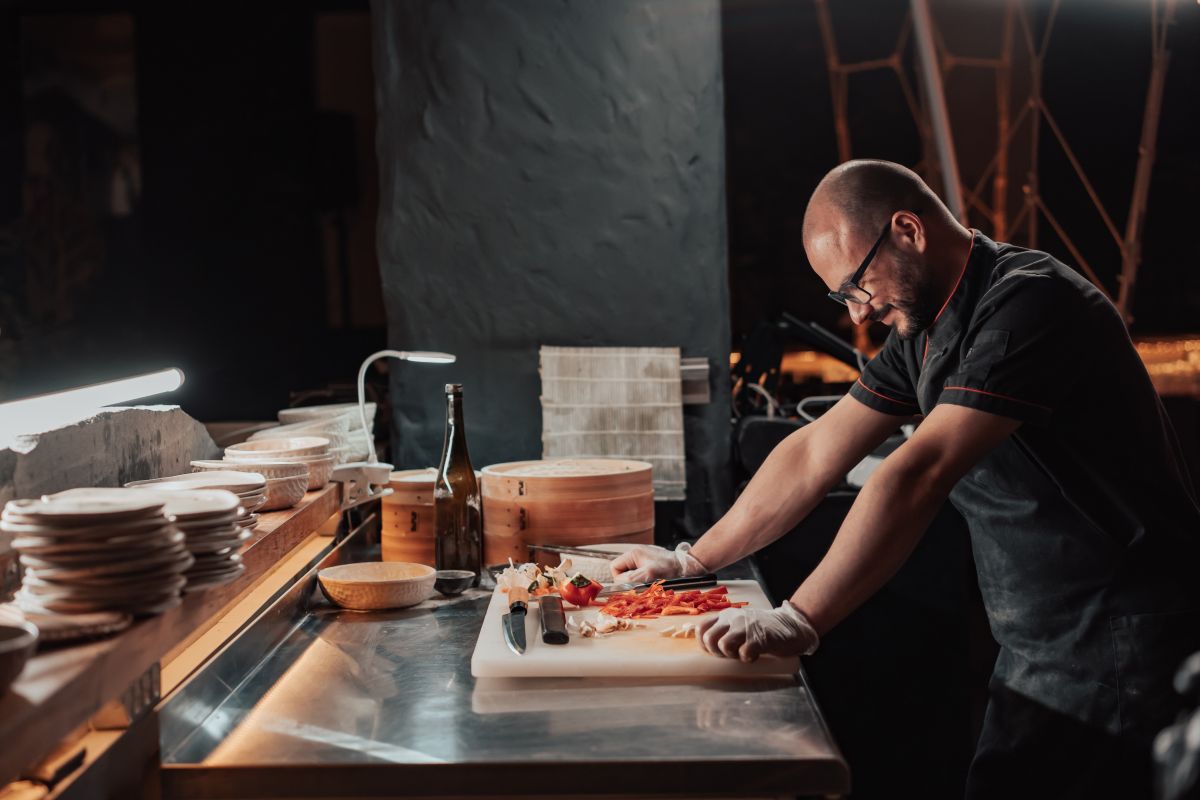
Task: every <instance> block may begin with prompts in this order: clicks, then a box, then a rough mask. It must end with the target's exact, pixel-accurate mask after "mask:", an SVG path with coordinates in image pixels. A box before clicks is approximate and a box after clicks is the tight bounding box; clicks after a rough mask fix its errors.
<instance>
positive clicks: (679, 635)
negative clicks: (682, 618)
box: [658, 622, 700, 639]
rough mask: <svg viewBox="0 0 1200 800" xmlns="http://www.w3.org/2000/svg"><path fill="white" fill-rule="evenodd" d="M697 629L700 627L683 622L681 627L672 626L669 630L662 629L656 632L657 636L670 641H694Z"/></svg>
mask: <svg viewBox="0 0 1200 800" xmlns="http://www.w3.org/2000/svg"><path fill="white" fill-rule="evenodd" d="M699 629H700V626H699V625H697V624H696V623H694V622H685V623H683V624H682V625H672V626H671V627H669V628H663V629H662V630H661V631H659V632H658V635H659V636H666V637H668V638H671V639H695V638H696V633H697V632H698V631H699Z"/></svg>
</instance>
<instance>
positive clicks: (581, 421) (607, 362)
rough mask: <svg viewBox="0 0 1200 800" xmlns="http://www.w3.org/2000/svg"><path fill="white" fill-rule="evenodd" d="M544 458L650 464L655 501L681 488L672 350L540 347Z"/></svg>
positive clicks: (675, 495)
mask: <svg viewBox="0 0 1200 800" xmlns="http://www.w3.org/2000/svg"><path fill="white" fill-rule="evenodd" d="M539 360H540V365H539V372H540V374H541V377H542V398H541V399H542V457H543V458H626V459H633V460H637V461H648V462H650V463H651V464H652V465H653V466H654V499H655V500H683V499H684V497H685V495H686V492H687V479H686V474H685V471H684V449H683V403H682V384H681V379H680V357H679V348H677V347H542V348H541V351H540V353H539Z"/></svg>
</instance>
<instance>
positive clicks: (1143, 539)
mask: <svg viewBox="0 0 1200 800" xmlns="http://www.w3.org/2000/svg"><path fill="white" fill-rule="evenodd" d="M851 393H852V394H853V396H854V397H855V398H857V399H858V400H860V401H861V402H863V403H865V404H867V405H868V406H871V407H872V408H875V409H876V410H879V411H883V412H884V413H889V414H906V415H907V414H914V413H923V414H928V413H930V412H931V411H932V410H933V408H934V407H935V406H936V405H937V404H938V403H953V404H957V405H965V406H969V407H972V408H977V409H979V410H982V411H987V412H989V413H993V414H1000V415H1003V416H1008V417H1012V418H1014V419H1018V420H1021V421H1022V422H1023V424H1022V425H1021V427H1020V428H1018V429H1017V431H1016V432H1015V433H1014V434H1013V435H1012V436H1011V437H1010V438H1009V439H1008V440H1007V441H1005V442H1004V443H1002V444H1001V445H1000V446H998V447H997V448H996V449H995V450H994V451H992V452H991V453H989V454H988V455H987V456H985V457H984V458H983V459H982V460H981V461H980V462H979V463H978V464H977V465H976V466H975V467H974V468H973V469H972V470H971V471H970V472H969V473H968V474H967V475H965V476H964V477H963V478H962V479H961V480H960V481H959V483H958V484H957V485H956V486H955V488H954V490H953V491H952V492H951V495H950V500H951V502H952V503H953V504H954V505H955V506H956V507H957V508H958V510H959V511H960V512H961V513H962V515H963V517H964V518H965V519H966V521H967V524H968V526H969V528H970V531H971V546H972V551H973V553H974V556H975V563H976V568H977V570H978V573H979V586H980V589H981V592H982V595H983V600H984V605H985V608H986V610H987V614H988V618H989V621H990V624H991V629H992V634H993V636H994V637H995V638H996V641H997V642H998V643H999V644H1000V648H1001V650H1000V655H999V658H998V659H997V662H996V666H995V670H994V673H993V681H994V682H996V683H999V684H1001V685H1003V686H1005V687H1008V688H1009V689H1011V690H1012V691H1014V692H1017V693H1019V694H1021V695H1024V696H1026V697H1028V698H1030V699H1032V700H1034V701H1036V702H1038V703H1041V704H1043V705H1044V706H1046V707H1047V708H1049V709H1051V710H1053V711H1056V712H1059V713H1062V714H1065V715H1067V716H1069V717H1071V718H1074V719H1077V720H1080V721H1082V722H1085V723H1088V724H1090V725H1093V726H1096V727H1099V728H1102V729H1103V730H1105V731H1107V732H1108V733H1111V734H1115V735H1121V736H1131V737H1134V738H1136V739H1138V740H1141V741H1146V742H1148V741H1149V739H1150V738H1151V737H1152V736H1153V735H1154V734H1155V733H1156V732H1157V731H1158V730H1160V729H1161V728H1162V727H1163V726H1165V725H1166V724H1169V723H1170V722H1171V721H1172V718H1173V714H1174V711H1175V709H1176V708H1177V707H1178V699H1177V698H1176V697H1175V696H1174V693H1173V691H1172V688H1171V676H1172V674H1173V672H1174V670H1175V669H1176V668H1177V667H1178V665H1179V664H1180V662H1181V661H1182V660H1183V658H1185V657H1186V656H1187V655H1189V654H1190V653H1192V652H1195V651H1197V650H1200V591H1198V586H1200V577H1197V575H1196V573H1197V571H1198V570H1200V507H1198V506H1197V502H1196V498H1195V496H1194V494H1193V491H1192V488H1191V482H1190V478H1189V476H1188V475H1187V472H1186V469H1185V468H1184V466H1183V460H1182V457H1181V455H1180V452H1179V448H1178V443H1177V441H1176V439H1175V436H1174V432H1173V431H1172V429H1171V425H1170V422H1169V421H1168V420H1167V417H1166V413H1165V411H1164V410H1163V407H1162V404H1161V402H1160V401H1159V399H1158V395H1157V393H1156V392H1155V391H1154V388H1153V386H1152V384H1151V383H1150V379H1149V376H1148V375H1147V374H1146V370H1145V367H1144V366H1143V365H1142V362H1141V360H1140V358H1139V357H1138V355H1137V352H1136V350H1135V349H1134V347H1133V344H1132V342H1131V341H1130V339H1129V336H1128V333H1127V331H1126V329H1125V326H1124V324H1123V322H1122V321H1121V318H1120V316H1119V314H1118V313H1117V311H1116V309H1115V308H1114V307H1113V306H1112V304H1111V303H1110V302H1109V301H1108V300H1107V298H1105V297H1104V296H1103V295H1102V294H1101V293H1100V292H1099V291H1098V290H1097V289H1096V288H1095V287H1094V286H1092V285H1091V284H1090V283H1088V282H1087V281H1086V280H1084V279H1083V278H1081V277H1080V276H1079V275H1078V274H1076V273H1075V272H1073V271H1072V270H1070V269H1069V268H1067V267H1066V266H1065V265H1063V264H1061V263H1060V262H1058V261H1056V260H1055V259H1053V258H1052V257H1050V256H1048V255H1047V254H1045V253H1040V252H1037V251H1030V250H1024V249H1021V248H1016V247H1013V246H1011V245H1006V244H1000V245H997V244H996V243H995V242H992V241H991V240H989V239H987V237H985V236H983V235H982V234H980V233H978V232H975V234H974V240H973V243H972V248H971V254H970V256H969V258H968V260H967V263H966V265H964V268H963V271H962V276H961V277H960V279H959V282H958V284H957V285H956V287H955V289H954V292H953V293H952V295H951V297H950V298H949V300H948V301H947V303H946V306H945V307H944V308H943V309H942V311H941V313H939V315H938V317H937V319H936V320H935V322H934V324H933V326H932V327H931V328H930V329H929V330H928V331H927V332H926V333H924V334H921V335H920V336H917V337H915V338H914V339H912V340H909V341H902V340H900V339H899V338H898V337H897V336H896V335H895V334H894V333H893V334H892V335H891V336H890V337H889V338H888V341H887V343H886V344H885V346H884V348H883V350H882V351H881V352H880V354H879V355H877V356H876V357H875V359H873V360H872V361H871V363H870V364H869V365H868V366H867V369H866V370H865V371H864V372H863V376H862V379H861V380H860V382H859V383H858V384H857V385H856V386H855V387H854V388H853V389H852V392H851Z"/></svg>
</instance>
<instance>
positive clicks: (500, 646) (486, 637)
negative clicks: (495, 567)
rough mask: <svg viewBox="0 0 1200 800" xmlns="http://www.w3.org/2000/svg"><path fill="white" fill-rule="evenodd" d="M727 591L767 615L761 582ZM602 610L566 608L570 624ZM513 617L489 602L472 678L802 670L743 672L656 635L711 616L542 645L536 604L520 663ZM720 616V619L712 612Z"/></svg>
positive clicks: (764, 665)
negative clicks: (506, 625) (508, 627)
mask: <svg viewBox="0 0 1200 800" xmlns="http://www.w3.org/2000/svg"><path fill="white" fill-rule="evenodd" d="M721 585H723V586H727V587H729V600H730V602H733V603H740V602H749V603H750V607H752V608H770V607H771V604H770V603H769V602H767V596H766V595H765V594H763V590H762V588H761V587H760V586H759V585H758V583H757V582H756V581H721ZM598 609H599V606H592V607H591V608H590V609H571V608H570V607H567V619H568V620H570V619H571V618H572V617H575V618H578V617H589V618H592V617H594V616H595V614H596V611H597V610H598ZM507 611H508V596H507V595H505V594H504V593H502V592H500V591H496V592H494V593H493V594H492V602H491V604H490V605H489V606H488V610H487V614H485V615H484V618H483V627H482V628H480V630H479V640H478V641H477V642H476V643H475V653H474V655H472V656H471V674H472V675H474V676H475V677H476V678H581V677H588V678H594V677H629V678H645V677H671V676H688V677H692V676H698V675H725V676H728V675H780V674H787V675H790V674H792V673H794V672H795V671H796V670H797V669H799V667H800V660H799V659H798V658H796V657H795V656H793V657H790V658H776V657H773V656H763V657H762V658H759V659H758V660H757V661H755V662H753V663H750V664H744V663H742V662H741V661H739V660H737V659H734V658H722V657H720V656H714V655H712V654H710V653H707V652H705V650H704V648H703V647H701V646H700V642H699V641H698V640H697V639H671V638H669V637H666V636H661V635H660V634H659V632H660V631H661V630H662V629H664V628H668V627H670V626H672V625H679V624H681V623H685V622H696V621H698V620H702V619H705V618H706V617H707V616H708V615H700V616H694V617H684V616H673V617H660V618H659V619H644V620H635V621H636V622H639V623H645V625H646V627H645V628H637V629H634V630H630V631H617V632H616V633H613V634H610V635H608V636H598V637H593V638H590V639H585V638H583V637H582V636H580V635H579V634H578V633H576V632H575V630H574V629H572V628H570V627H568V630H569V631H571V641H570V643H568V644H561V645H555V644H546V643H545V642H543V641H542V621H541V616H540V611H539V610H538V607H537V604H536V603H531V604H530V605H529V613H528V614H527V615H526V617H525V640H526V647H525V654H524V655H517V654H516V653H514V652H512V651H511V650H509V649H508V645H506V644H505V643H504V632H503V630H502V629H501V624H502V623H501V617H502V616H503V615H504V614H505V613H507ZM709 613H710V614H716V613H717V612H715V611H713V612H709Z"/></svg>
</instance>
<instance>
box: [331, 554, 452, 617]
mask: <svg viewBox="0 0 1200 800" xmlns="http://www.w3.org/2000/svg"><path fill="white" fill-rule="evenodd" d="M436 579H437V570H435V569H434V568H433V567H430V566H426V565H425V564H413V563H411V562H408V561H364V562H361V563H358V564H342V565H340V566H336V567H328V568H326V569H323V570H321V571H320V572H318V573H317V581H318V582H319V583H320V584H321V591H323V592H324V593H325V596H326V597H328V598H329V599H330V601H331V602H334V603H337V604H338V605H339V606H341V607H342V608H349V609H353V610H355V611H377V610H382V609H385V608H404V607H405V606H415V605H416V604H417V603H420V602H421V601H422V600H425V599H426V598H427V597H429V596H430V595H431V594H433V583H434V581H435V580H436Z"/></svg>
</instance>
